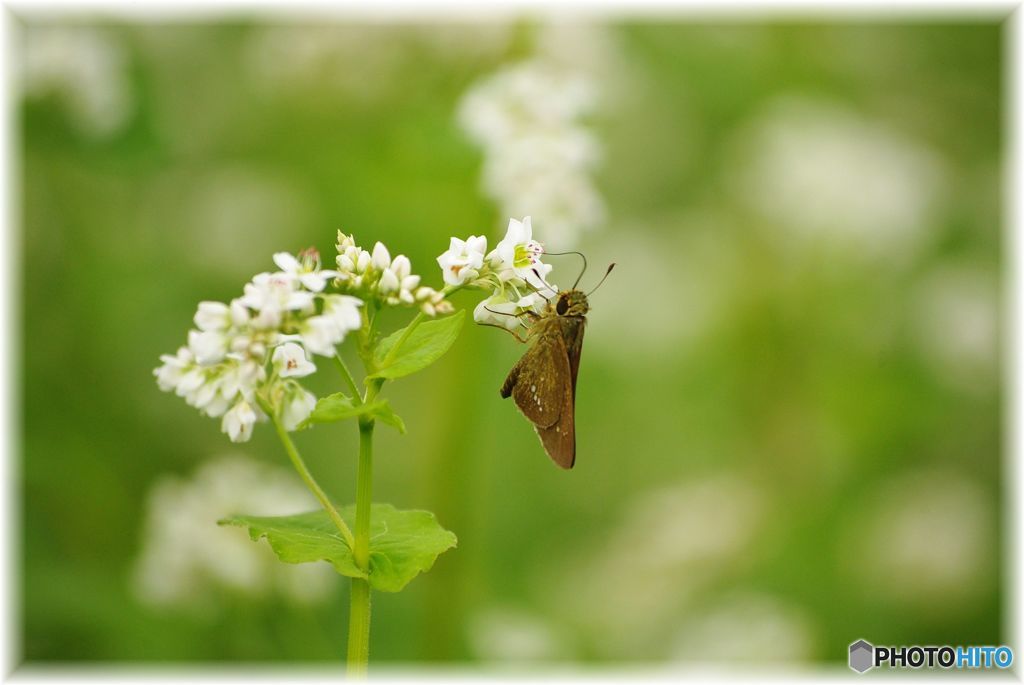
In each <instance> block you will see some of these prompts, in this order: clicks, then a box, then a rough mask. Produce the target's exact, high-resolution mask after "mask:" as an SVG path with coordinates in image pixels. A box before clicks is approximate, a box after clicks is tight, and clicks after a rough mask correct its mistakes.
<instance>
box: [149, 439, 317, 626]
mask: <svg viewBox="0 0 1024 685" xmlns="http://www.w3.org/2000/svg"><path fill="white" fill-rule="evenodd" d="M315 506H316V501H315V500H314V499H313V498H312V497H311V496H310V495H309V493H308V492H306V490H305V488H303V487H302V484H301V483H300V482H299V481H298V480H297V479H296V478H295V476H294V475H292V474H291V473H289V472H288V471H286V470H284V469H281V468H279V467H276V466H271V465H269V464H264V463H261V462H258V461H254V460H252V459H250V458H248V457H244V456H241V455H234V454H233V455H224V456H219V457H215V458H214V459H212V460H210V461H209V462H207V463H205V464H203V465H202V466H200V467H199V468H198V469H197V470H196V472H195V473H194V474H190V475H189V476H177V475H173V476H172V475H167V476H162V477H161V478H160V479H159V480H158V481H157V482H156V484H155V485H154V486H153V488H152V490H150V491H149V493H148V494H147V496H146V505H145V514H144V523H143V525H144V528H143V530H144V535H143V538H142V541H143V542H142V547H141V550H140V553H139V557H138V558H137V559H136V561H135V564H134V569H133V583H132V584H133V589H134V591H135V594H136V596H138V598H139V599H140V600H141V601H143V602H144V603H145V604H147V605H150V606H153V607H155V608H159V609H165V610H173V611H182V610H185V611H193V612H196V611H202V612H204V613H206V614H210V615H215V614H216V612H218V611H223V610H225V609H226V608H227V606H228V605H229V603H230V599H231V597H232V595H243V596H246V597H248V598H251V599H255V598H260V597H268V596H269V597H273V596H277V597H280V598H284V599H287V600H291V601H294V602H301V603H307V604H308V603H312V602H318V601H323V600H325V599H327V598H328V597H329V596H330V594H331V592H332V588H333V587H334V583H335V578H337V575H336V574H335V573H334V569H332V568H331V566H330V565H328V564H281V563H278V561H277V557H276V555H275V554H274V553H273V552H272V551H271V549H270V545H267V544H266V543H262V542H261V543H260V544H258V545H254V544H252V541H251V540H250V539H249V536H248V535H247V534H246V533H245V532H244V531H242V530H241V529H240V528H236V527H234V526H218V525H216V521H217V520H218V519H221V518H224V517H226V516H231V515H233V514H236V513H238V512H240V511H244V512H248V513H251V514H253V515H256V516H275V515H283V514H291V513H294V512H296V511H304V510H308V509H311V508H312V507H315Z"/></svg>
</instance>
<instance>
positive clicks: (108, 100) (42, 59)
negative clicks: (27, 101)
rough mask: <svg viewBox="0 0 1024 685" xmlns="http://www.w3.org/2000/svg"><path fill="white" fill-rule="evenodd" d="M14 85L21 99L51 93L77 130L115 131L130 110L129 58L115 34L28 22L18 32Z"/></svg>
mask: <svg viewBox="0 0 1024 685" xmlns="http://www.w3.org/2000/svg"><path fill="white" fill-rule="evenodd" d="M23 34H24V35H23V39H24V42H23V45H22V46H21V47H22V48H23V49H22V51H21V54H19V57H20V58H21V59H19V65H18V66H19V67H20V71H21V73H20V74H19V76H20V77H21V78H20V79H19V84H20V85H22V87H23V89H24V93H25V95H26V96H27V97H30V98H38V97H46V96H53V95H56V96H57V97H58V98H59V101H60V103H61V104H62V105H63V106H64V107H65V108H66V109H67V110H68V113H69V114H70V115H71V117H72V121H73V123H74V124H75V125H76V126H77V127H78V128H79V129H81V130H82V132H83V133H85V134H87V135H91V136H96V137H102V136H107V135H110V134H112V133H114V132H116V131H118V130H119V129H121V128H122V127H123V126H124V125H125V124H126V123H127V122H128V120H129V119H130V117H131V114H132V110H133V108H134V103H133V99H134V96H133V94H132V83H131V75H130V69H129V64H130V61H129V57H128V53H127V51H126V49H125V46H124V45H123V44H122V43H121V42H120V41H118V40H117V37H116V35H115V34H113V33H110V32H107V31H101V30H97V29H94V28H88V27H86V26H71V25H68V24H64V25H61V24H58V23H54V24H46V23H33V24H29V25H28V26H27V27H26V30H25V31H24V32H23Z"/></svg>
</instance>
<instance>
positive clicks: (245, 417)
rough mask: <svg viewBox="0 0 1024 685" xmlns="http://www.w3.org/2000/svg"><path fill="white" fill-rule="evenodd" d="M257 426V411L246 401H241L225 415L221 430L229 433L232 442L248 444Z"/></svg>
mask: <svg viewBox="0 0 1024 685" xmlns="http://www.w3.org/2000/svg"><path fill="white" fill-rule="evenodd" d="M255 425H256V410H255V409H254V408H253V406H252V405H251V404H249V403H248V402H247V401H246V400H239V401H238V402H236V403H235V406H233V407H231V409H230V411H228V412H227V413H226V414H224V420H223V421H222V422H221V430H223V431H224V432H225V433H227V435H228V437H229V438H230V439H231V442H248V441H249V438H251V437H252V428H253V426H255Z"/></svg>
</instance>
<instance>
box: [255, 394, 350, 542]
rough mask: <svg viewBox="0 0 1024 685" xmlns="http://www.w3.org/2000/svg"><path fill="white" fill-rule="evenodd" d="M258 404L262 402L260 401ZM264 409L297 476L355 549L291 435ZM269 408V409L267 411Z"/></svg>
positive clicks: (346, 530) (271, 413)
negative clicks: (297, 473)
mask: <svg viewBox="0 0 1024 685" xmlns="http://www.w3.org/2000/svg"><path fill="white" fill-rule="evenodd" d="M260 404H263V403H262V402H261V403H260ZM263 410H264V411H266V412H267V414H268V415H269V416H270V420H271V421H273V422H274V428H275V429H276V430H277V437H279V438H280V439H281V444H283V445H284V450H285V452H287V453H288V458H289V459H291V460H292V466H294V467H295V470H296V471H298V472H299V476H301V477H302V480H303V482H305V484H306V487H307V488H309V490H310V492H312V493H313V494H314V495H315V496H316V498H317V499H318V500H319V501H320V505H321V506H322V507H323V508H324V509H325V510H326V511H327V515H328V516H330V517H331V520H332V521H334V525H335V526H337V527H338V532H340V533H341V537H343V538H344V539H345V543H346V544H348V546H349V549H352V550H355V547H356V544H355V539H354V538H353V536H352V531H351V530H349V527H348V526H347V525H346V524H345V521H344V520H343V519H342V518H341V514H339V513H338V510H337V509H335V508H334V505H333V504H331V500H330V499H329V498H328V497H327V493H325V492H324V491H323V489H322V488H321V487H320V485H319V484H318V483H317V482H316V479H314V478H313V474H312V473H310V472H309V468H307V467H306V462H304V461H303V460H302V456H301V455H300V454H299V450H298V449H297V448H296V447H295V443H294V442H292V439H291V436H289V435H288V431H286V430H285V428H284V426H283V425H282V424H281V421H280V420H279V419H278V418H277V416H276V415H275V414H274V412H273V409H271V408H270V407H264V408H263ZM268 410H269V411H268Z"/></svg>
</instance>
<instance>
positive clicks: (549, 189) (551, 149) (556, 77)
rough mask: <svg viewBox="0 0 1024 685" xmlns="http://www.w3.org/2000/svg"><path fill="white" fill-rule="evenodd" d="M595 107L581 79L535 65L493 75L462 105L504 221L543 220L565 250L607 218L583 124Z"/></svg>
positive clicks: (487, 189)
mask: <svg viewBox="0 0 1024 685" xmlns="http://www.w3.org/2000/svg"><path fill="white" fill-rule="evenodd" d="M594 102H595V97H594V87H593V85H592V83H591V81H590V80H589V79H588V78H587V77H586V76H585V75H584V74H583V73H581V72H576V71H569V70H567V69H565V68H563V67H559V66H556V65H554V64H553V63H548V62H544V61H542V60H536V61H528V62H524V63H521V64H516V65H513V66H510V67H506V68H504V69H502V70H500V71H498V72H497V73H495V74H493V75H491V76H490V77H488V78H487V79H485V80H484V81H482V82H481V83H478V84H477V85H475V86H474V87H473V88H472V89H471V90H470V91H469V92H468V93H466V95H465V96H464V97H463V99H462V102H461V103H460V105H459V113H458V119H459V122H460V124H461V125H462V127H463V128H464V129H465V130H466V132H467V133H468V134H469V135H470V137H471V138H472V139H473V140H474V141H476V142H477V143H478V144H479V145H480V146H481V147H482V148H483V151H484V169H483V181H482V182H483V190H484V193H485V194H486V195H487V196H488V197H490V198H492V199H493V200H495V201H496V202H497V203H498V206H499V211H500V212H501V213H502V214H504V215H506V216H514V215H522V214H531V215H533V216H535V217H537V218H538V221H540V222H542V223H543V224H544V226H545V231H546V232H547V233H546V235H547V238H548V241H549V242H550V243H551V244H553V245H555V246H556V247H558V248H559V249H561V248H568V247H572V246H573V245H574V244H575V242H576V240H577V238H578V235H579V233H580V232H581V231H583V230H587V229H591V228H594V227H596V226H598V225H599V224H600V223H601V222H602V221H603V218H604V205H603V202H602V201H601V198H600V195H599V194H598V193H597V191H596V190H595V189H594V186H593V183H592V181H591V179H590V173H591V172H592V171H593V169H594V167H595V166H596V164H597V161H598V160H599V158H600V148H599V146H598V144H597V142H596V140H595V139H594V138H593V136H592V135H591V133H590V132H589V131H587V130H586V129H584V128H583V127H582V126H581V124H580V121H579V120H580V119H581V118H582V117H583V116H585V115H587V114H589V113H590V112H591V111H592V110H593V107H594Z"/></svg>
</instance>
